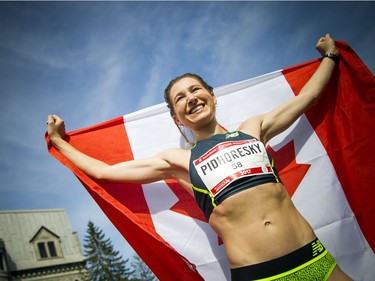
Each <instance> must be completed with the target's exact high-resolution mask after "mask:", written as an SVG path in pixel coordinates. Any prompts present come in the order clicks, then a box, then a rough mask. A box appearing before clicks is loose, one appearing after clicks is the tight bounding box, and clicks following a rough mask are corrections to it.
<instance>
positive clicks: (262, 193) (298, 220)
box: [209, 183, 315, 268]
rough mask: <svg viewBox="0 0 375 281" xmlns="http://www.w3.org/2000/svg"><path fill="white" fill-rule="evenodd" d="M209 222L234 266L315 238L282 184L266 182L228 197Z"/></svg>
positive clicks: (282, 252) (270, 256)
mask: <svg viewBox="0 0 375 281" xmlns="http://www.w3.org/2000/svg"><path fill="white" fill-rule="evenodd" d="M209 224H210V225H211V227H212V228H213V229H214V230H215V231H216V232H217V234H218V235H219V236H220V237H221V239H222V240H223V242H224V247H225V249H226V253H227V256H228V259H229V263H230V266H231V268H238V267H242V266H247V265H252V264H256V263H260V262H264V261H268V260H272V259H274V258H277V257H280V256H283V255H285V254H288V253H290V252H292V251H294V250H296V249H298V248H300V247H302V246H304V245H306V244H307V243H309V242H311V241H312V240H314V239H315V234H314V231H313V230H312V228H311V226H310V225H309V224H308V223H307V221H306V220H305V219H304V218H303V217H302V215H301V214H300V213H299V212H298V211H297V209H296V208H295V206H294V205H293V203H292V201H291V199H290V197H289V195H288V193H287V191H286V190H285V188H284V187H283V186H282V184H279V183H266V184H263V185H259V186H256V187H252V188H250V189H247V190H244V191H242V192H239V193H237V194H235V195H233V196H231V197H229V198H227V199H225V200H224V201H223V202H222V203H221V204H220V205H219V206H217V207H216V208H215V209H214V211H213V213H212V214H211V216H210V219H209Z"/></svg>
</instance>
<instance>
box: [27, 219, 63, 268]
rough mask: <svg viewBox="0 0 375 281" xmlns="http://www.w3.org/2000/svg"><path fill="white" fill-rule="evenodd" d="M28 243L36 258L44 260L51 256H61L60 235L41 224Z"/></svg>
mask: <svg viewBox="0 0 375 281" xmlns="http://www.w3.org/2000/svg"><path fill="white" fill-rule="evenodd" d="M30 243H31V245H32V247H33V249H34V253H35V257H36V259H37V260H40V261H41V260H46V259H53V258H62V257H64V256H63V252H62V249H61V244H60V237H59V236H58V235H56V234H55V233H53V232H52V231H50V230H49V229H47V228H46V227H44V226H42V227H41V228H40V229H39V230H38V231H37V232H36V234H35V235H34V236H33V238H32V239H31V240H30Z"/></svg>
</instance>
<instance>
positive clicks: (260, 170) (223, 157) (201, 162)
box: [48, 34, 351, 281]
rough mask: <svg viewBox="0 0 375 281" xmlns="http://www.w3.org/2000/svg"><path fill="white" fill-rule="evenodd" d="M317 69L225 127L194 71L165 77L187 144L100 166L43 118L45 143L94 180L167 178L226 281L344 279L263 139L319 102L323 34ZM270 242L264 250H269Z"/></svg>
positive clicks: (332, 53) (328, 49)
mask: <svg viewBox="0 0 375 281" xmlns="http://www.w3.org/2000/svg"><path fill="white" fill-rule="evenodd" d="M316 48H317V49H318V51H319V52H320V53H321V55H322V60H321V63H320V66H319V67H318V69H317V70H316V72H315V73H314V75H313V76H312V77H311V78H310V80H309V81H308V82H307V83H306V85H305V86H304V87H303V88H302V90H301V91H300V93H299V94H298V95H297V96H295V97H293V98H292V99H290V100H289V101H286V102H285V103H283V104H281V105H279V106H278V107H276V108H275V109H273V110H271V111H270V112H268V113H264V114H260V115H256V116H253V117H250V118H249V119H247V120H245V121H244V122H243V123H242V124H241V125H240V126H239V127H238V129H237V130H236V131H233V132H228V131H227V130H225V129H224V128H223V127H222V126H220V124H219V123H218V122H217V120H216V97H215V94H214V92H213V88H212V87H211V86H209V85H208V84H207V83H206V82H205V81H204V80H203V79H202V78H201V77H200V76H198V75H195V74H189V73H188V74H184V75H182V76H180V77H177V78H176V79H174V80H172V81H171V82H170V83H169V85H168V86H167V88H166V90H165V92H164V97H165V100H166V102H167V104H168V106H169V108H170V113H171V116H172V118H173V120H174V122H175V123H176V125H177V126H178V127H179V128H180V127H181V126H185V127H188V128H189V129H190V130H191V131H192V132H193V134H194V136H195V141H194V143H193V145H192V147H191V148H190V149H182V148H174V149H168V150H165V151H163V152H161V153H159V154H157V155H155V156H154V157H151V158H147V159H141V160H132V161H126V162H122V163H118V164H115V165H108V164H106V163H104V162H101V161H99V160H97V159H94V158H91V157H89V156H87V155H85V154H83V153H81V152H80V151H78V150H77V149H75V148H74V147H73V146H71V145H70V144H69V143H67V142H66V141H65V140H64V136H65V129H64V122H63V120H62V119H61V118H59V117H58V116H56V115H50V116H49V117H48V135H49V137H50V140H51V142H52V144H53V145H54V146H55V147H56V148H57V149H58V150H59V151H60V152H61V153H62V154H63V155H64V156H65V157H67V158H68V159H69V160H70V161H71V162H73V164H74V165H75V166H77V167H78V168H79V169H81V170H82V171H83V172H85V173H86V174H87V175H89V176H91V177H93V178H94V179H99V180H106V181H116V182H125V183H132V182H136V183H149V182H153V181H158V180H163V179H175V180H177V181H179V183H180V184H181V185H182V186H183V187H184V188H185V189H186V190H187V191H188V192H189V193H190V194H193V195H194V197H195V200H196V202H197V204H198V206H199V207H200V208H201V210H202V212H203V213H204V214H205V216H206V219H207V221H208V223H209V225H210V226H211V227H212V229H213V230H214V231H215V232H216V233H217V234H218V235H219V236H220V238H221V239H222V241H223V242H224V247H225V250H226V254H227V257H228V260H229V264H230V267H231V274H232V280H233V281H237V280H254V279H256V280H287V279H288V280H290V279H294V280H295V279H296V280H351V279H350V278H349V277H348V276H347V275H346V274H345V273H343V272H342V271H341V269H340V267H339V266H338V265H337V264H336V261H335V259H334V258H333V256H332V255H331V254H330V253H329V252H328V251H327V250H326V249H325V248H324V246H323V245H322V244H321V242H320V241H319V240H318V238H317V236H316V234H315V233H314V231H313V229H312V227H311V226H310V224H309V223H308V222H307V221H306V220H305V219H304V218H303V217H302V215H301V214H300V213H299V211H298V210H297V209H296V207H295V206H294V204H293V202H292V200H291V198H290V197H289V195H288V193H287V191H286V189H285V188H284V186H283V184H282V183H281V181H280V179H279V176H278V173H277V171H276V169H275V167H274V165H273V160H272V159H271V157H270V155H269V154H268V153H267V151H266V149H265V144H266V143H267V142H268V141H269V140H270V139H271V138H273V137H274V136H276V135H277V134H279V133H280V132H282V131H284V130H286V129H287V128H288V127H289V126H290V125H291V124H292V123H293V122H294V121H295V120H296V119H297V118H298V117H300V116H301V114H303V113H304V112H305V111H306V110H307V109H308V108H310V107H311V106H313V105H315V104H316V103H317V101H318V100H319V98H320V96H321V94H322V92H323V89H324V88H325V86H326V85H327V83H328V82H329V80H330V78H331V75H332V73H333V72H334V70H335V66H336V64H337V63H338V59H339V53H338V51H337V49H336V46H335V43H334V41H333V39H332V38H331V36H330V35H329V34H327V35H326V36H325V37H322V38H320V39H319V41H318V43H317V45H316ZM270 245H271V247H270Z"/></svg>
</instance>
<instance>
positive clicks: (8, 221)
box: [0, 209, 88, 281]
mask: <svg viewBox="0 0 375 281" xmlns="http://www.w3.org/2000/svg"><path fill="white" fill-rule="evenodd" d="M87 276H88V274H87V270H86V268H85V257H84V256H83V253H82V249H81V246H80V243H79V239H78V235H77V233H76V232H74V231H73V229H72V226H71V224H70V221H69V219H68V216H67V214H66V212H65V211H64V210H62V209H53V210H25V211H0V281H10V280H12V281H13V280H14V281H26V280H27V281H35V280H43V281H82V280H86V279H87Z"/></svg>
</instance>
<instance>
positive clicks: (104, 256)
mask: <svg viewBox="0 0 375 281" xmlns="http://www.w3.org/2000/svg"><path fill="white" fill-rule="evenodd" d="M84 251H85V256H86V258H87V269H88V271H89V274H90V281H129V280H131V279H130V277H131V276H132V274H133V273H134V271H131V269H130V268H127V267H126V263H127V262H128V261H129V260H128V259H127V260H123V259H122V256H121V255H119V252H118V251H115V250H114V249H113V246H112V242H111V240H110V239H109V238H108V239H106V238H105V234H104V233H103V231H102V230H101V229H99V228H98V227H97V226H95V225H94V224H93V223H92V222H91V221H89V223H88V225H87V231H86V236H85V238H84Z"/></svg>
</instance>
